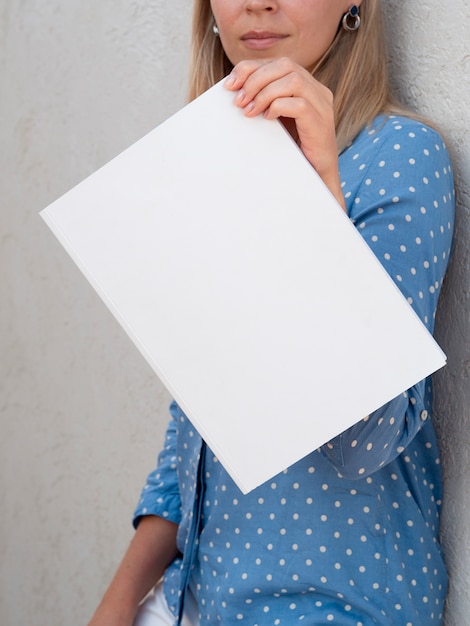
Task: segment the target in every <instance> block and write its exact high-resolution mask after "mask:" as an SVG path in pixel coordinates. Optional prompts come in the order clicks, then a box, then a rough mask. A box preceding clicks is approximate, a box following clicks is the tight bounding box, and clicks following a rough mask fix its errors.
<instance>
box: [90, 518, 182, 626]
mask: <svg viewBox="0 0 470 626" xmlns="http://www.w3.org/2000/svg"><path fill="white" fill-rule="evenodd" d="M177 530H178V526H177V525H176V524H174V523H173V522H170V521H168V520H165V519H163V518H161V517H157V516H155V515H149V516H147V517H143V518H142V519H141V521H140V523H139V525H138V527H137V530H136V532H135V535H134V537H133V539H132V541H131V543H130V545H129V548H128V549H127V551H126V553H125V555H124V558H123V559H122V561H121V564H120V565H119V567H118V569H117V572H116V574H115V575H114V578H113V580H112V581H111V584H110V585H109V587H108V589H107V591H106V593H105V594H104V596H103V599H102V601H101V603H100V605H99V606H98V608H97V609H96V612H95V614H94V616H93V618H92V619H91V621H90V622H89V625H88V626H131V625H132V623H133V622H134V619H135V616H136V613H137V609H138V606H139V603H140V601H141V600H142V599H143V598H144V597H145V596H146V595H147V593H148V592H149V591H150V590H151V589H152V587H154V586H155V584H156V583H157V582H158V580H159V579H160V578H161V577H162V576H163V573H164V571H165V569H166V568H167V567H168V565H169V564H170V563H171V562H172V561H173V559H174V558H175V557H176V555H177V553H178V550H177V547H176V533H177Z"/></svg>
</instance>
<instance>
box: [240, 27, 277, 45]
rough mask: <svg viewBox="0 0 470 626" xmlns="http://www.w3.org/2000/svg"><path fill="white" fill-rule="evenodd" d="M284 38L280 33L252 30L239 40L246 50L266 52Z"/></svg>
mask: <svg viewBox="0 0 470 626" xmlns="http://www.w3.org/2000/svg"><path fill="white" fill-rule="evenodd" d="M286 37H287V35H282V34H280V33H272V32H270V31H255V30H253V31H250V32H249V33H246V34H245V35H243V36H242V37H241V40H242V41H243V43H244V44H245V46H247V48H251V49H252V50H266V49H267V48H270V47H271V46H274V45H275V44H277V43H279V41H281V40H282V39H285V38H286Z"/></svg>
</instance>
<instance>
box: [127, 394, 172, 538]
mask: <svg viewBox="0 0 470 626" xmlns="http://www.w3.org/2000/svg"><path fill="white" fill-rule="evenodd" d="M170 413H171V416H172V419H171V420H170V424H169V426H168V429H167V432H166V437H165V444H164V447H163V449H162V451H161V452H160V454H159V456H158V463H157V469H156V470H154V471H153V472H151V473H150V474H149V475H148V477H147V481H146V484H145V486H144V488H143V489H142V493H141V497H140V500H139V503H138V504H137V507H136V509H135V511H134V517H133V524H134V527H135V528H137V526H138V524H139V521H140V520H141V518H142V517H143V516H145V515H158V516H159V517H163V518H165V519H168V520H170V521H171V522H174V523H175V524H179V523H180V521H181V499H180V493H179V485H178V474H177V465H176V434H177V413H178V407H177V404H176V403H175V402H172V404H171V405H170Z"/></svg>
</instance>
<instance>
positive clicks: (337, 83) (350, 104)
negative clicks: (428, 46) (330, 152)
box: [189, 0, 409, 151]
mask: <svg viewBox="0 0 470 626" xmlns="http://www.w3.org/2000/svg"><path fill="white" fill-rule="evenodd" d="M360 14H361V25H360V27H359V28H358V30H356V31H354V32H348V31H346V30H344V29H343V28H341V27H340V28H339V29H338V32H337V34H336V37H335V39H334V40H333V42H332V44H331V45H330V47H329V49H328V50H327V51H326V52H325V54H324V55H323V57H322V58H321V59H320V61H319V62H318V64H317V66H316V68H315V69H314V71H313V75H314V76H315V78H316V79H318V80H319V81H320V82H321V83H323V84H324V85H325V86H326V87H328V88H329V89H331V91H332V92H333V94H334V109H335V123H336V137H337V143H338V150H339V151H341V150H342V149H344V147H345V146H347V145H348V144H349V143H350V142H351V141H352V140H353V139H354V137H355V136H356V135H357V134H358V133H359V132H360V130H362V128H364V127H365V126H367V125H368V124H370V123H371V122H372V120H373V119H374V117H376V116H377V115H378V114H380V113H399V114H405V115H409V112H408V111H406V110H405V109H404V108H403V107H402V106H401V105H399V103H398V102H397V101H396V100H395V98H394V97H393V96H392V94H391V91H390V84H389V76H388V63H387V51H386V44H385V32H384V25H383V19H382V10H381V6H380V0H363V2H362V4H361V7H360ZM213 24H214V21H213V16H212V11H211V7H210V2H209V0H195V2H194V9H193V29H192V42H191V65H190V84H189V99H190V100H192V99H194V98H196V97H197V96H199V95H201V93H203V92H204V91H206V90H207V89H209V87H211V86H212V85H214V84H215V83H216V82H217V81H219V80H221V79H222V78H223V77H224V76H226V75H227V74H228V73H229V72H230V71H231V69H232V67H233V66H232V64H231V63H230V61H229V59H228V58H227V56H226V55H225V52H224V50H223V48H222V45H221V43H220V39H219V37H216V36H215V35H214V33H213V31H212V27H213Z"/></svg>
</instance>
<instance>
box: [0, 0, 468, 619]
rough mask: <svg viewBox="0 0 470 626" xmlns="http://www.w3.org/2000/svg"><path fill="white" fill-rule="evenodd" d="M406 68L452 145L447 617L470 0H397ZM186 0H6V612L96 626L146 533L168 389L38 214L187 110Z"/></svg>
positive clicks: (2, 32) (455, 570) (464, 236)
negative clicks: (114, 578)
mask: <svg viewBox="0 0 470 626" xmlns="http://www.w3.org/2000/svg"><path fill="white" fill-rule="evenodd" d="M384 5H385V6H386V13H387V24H388V31H389V33H390V42H391V49H392V52H393V63H392V70H393V73H394V77H395V82H396V84H397V85H398V86H399V88H400V90H401V93H402V95H403V97H404V98H405V99H406V100H407V101H408V103H409V104H410V105H412V106H414V107H415V108H416V109H418V110H420V111H422V112H424V113H425V114H427V115H429V116H430V117H432V118H433V119H434V120H435V121H436V122H437V123H438V124H440V125H441V127H442V129H443V130H444V132H445V133H446V135H447V137H448V139H449V143H450V146H451V148H452V151H453V155H454V160H455V166H456V174H457V185H458V220H457V237H456V245H455V252H454V257H453V260H452V264H451V268H450V272H449V275H448V278H447V281H446V283H445V287H444V293H443V299H442V302H441V306H440V311H439V318H438V330H437V332H438V337H439V339H440V341H441V343H442V345H443V347H444V348H445V350H446V351H447V353H448V356H449V365H448V366H447V368H446V369H445V370H443V371H442V372H441V373H440V374H439V376H438V377H437V383H438V385H437V387H438V388H437V402H436V409H437V418H436V421H437V424H438V427H439V432H440V436H441V441H442V447H443V452H444V469H445V476H446V494H447V495H446V508H445V514H444V527H443V540H444V544H445V546H446V551H447V555H448V565H449V569H450V572H451V575H452V584H451V590H450V594H449V608H448V611H447V625H448V626H463V625H464V624H466V623H467V621H468V615H469V614H470V598H469V591H468V584H467V581H468V579H469V578H470V554H469V552H470V536H469V534H470V531H469V527H470V477H469V476H470V473H469V472H467V469H468V466H469V449H470V448H469V445H468V444H469V438H468V435H467V429H468V424H469V422H470V415H469V406H470V402H469V400H470V398H469V391H470V386H469V363H470V357H469V348H468V344H469V341H468V339H469V304H468V296H469V284H470V280H469V279H470V262H469V253H468V246H467V241H468V235H469V228H470V216H469V207H470V201H469V184H470V183H469V181H470V136H469V130H468V129H469V128H470V111H469V107H468V101H469V98H470V84H469V79H468V76H469V70H470V60H469V59H470V56H469V55H468V46H467V44H466V42H467V41H468V30H469V26H470V6H469V2H468V1H466V0H459V1H457V2H452V3H451V2H450V0H444V2H442V0H441V1H440V2H439V1H438V0H430V1H429V2H426V3H425V5H423V3H421V2H419V0H407V2H403V1H401V0H387V2H386V3H384ZM189 18H190V3H189V2H188V0H172V2H171V3H168V2H162V1H161V0H145V1H144V0H127V1H126V2H123V1H122V0H113V1H111V0H100V2H92V0H81V1H80V2H78V1H77V0H67V2H64V1H59V0H3V3H2V4H1V5H0V146H1V148H0V203H1V221H0V238H1V245H0V280H1V288H2V301H1V302H2V305H1V307H0V324H1V326H0V342H1V343H0V353H1V355H2V358H1V366H0V367H1V370H0V411H1V412H0V428H1V431H0V432H1V434H0V489H1V493H2V515H1V520H0V623H1V624H2V625H5V626H13V625H15V626H16V625H17V624H35V625H36V626H46V625H47V626H59V625H61V626H63V625H67V624H74V625H75V624H85V623H86V621H87V619H88V617H89V616H90V614H91V612H92V611H93V609H94V607H95V605H96V603H97V602H98V599H99V597H100V596H101V594H102V592H103V590H104V588H105V585H106V583H107V581H108V580H109V577H110V576H111V574H112V571H113V569H114V568H115V566H116V564H117V562H118V560H119V557H120V555H121V553H122V551H123V549H124V547H125V545H126V544H127V542H128V540H129V538H130V536H131V533H132V531H131V527H130V522H129V519H130V515H131V512H132V508H133V506H134V503H135V501H136V499H137V496H138V491H139V489H140V486H141V483H142V480H143V478H144V477H145V475H146V473H147V471H148V470H149V469H150V468H151V467H152V465H153V463H154V460H155V455H156V452H157V450H158V448H159V446H160V443H161V440H162V436H163V431H164V427H165V425H166V422H167V403H168V400H169V398H168V394H167V392H166V391H165V390H164V389H163V388H162V386H161V384H160V383H159V381H158V380H157V379H156V378H155V376H154V375H153V374H152V372H151V371H150V369H149V367H148V366H147V365H146V364H145V362H144V361H143V359H142V358H141V357H140V355H139V354H138V353H137V351H136V350H135V348H134V347H133V346H132V345H131V344H130V342H129V340H128V339H127V338H126V337H125V336H124V333H123V331H122V330H121V329H120V328H119V327H118V325H117V323H116V322H115V321H114V319H113V318H112V317H111V315H110V314H109V313H108V312H107V310H106V309H105V308H104V306H103V305H102V303H101V301H99V299H98V297H97V296H96V295H95V294H94V293H93V292H92V290H91V288H90V287H89V286H88V284H87V283H86V281H85V280H84V279H83V278H82V276H81V274H80V272H79V271H78V270H77V269H76V267H75V266H74V265H73V263H72V262H71V261H70V260H69V259H68V257H67V255H66V254H65V253H64V252H63V250H62V249H61V247H60V246H59V244H57V243H56V241H55V240H54V238H53V236H52V235H51V233H50V232H49V231H48V229H47V228H46V227H45V225H44V224H43V223H42V220H41V219H40V218H39V217H38V211H39V210H41V209H42V208H44V207H45V206H47V204H49V203H50V202H51V201H52V200H54V199H55V198H57V197H58V196H59V195H61V194H62V193H63V192H65V191H67V190H68V189H69V188H70V187H71V186H73V185H74V184H76V183H77V182H79V181H80V180H82V179H83V178H84V177H85V176H87V175H88V174H90V173H92V172H93V171H94V170H96V169H97V168H98V167H99V166H100V165H102V164H104V163H105V162H106V161H108V160H109V159H110V158H112V157H113V156H115V155H116V154H117V153H119V152H120V151H121V150H122V149H123V148H125V147H126V146H128V145H129V144H130V143H132V142H133V141H135V140H137V139H138V138H139V137H141V136H142V135H143V134H145V133H146V132H147V131H148V130H150V129H151V128H153V127H154V126H155V125H157V124H158V123H159V122H160V121H162V120H163V119H165V118H166V117H168V116H169V115H170V114H171V113H173V112H174V111H175V110H177V109H178V108H180V107H181V105H182V104H183V102H184V97H185V83H186V68H187V42H188V35H189Z"/></svg>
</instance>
